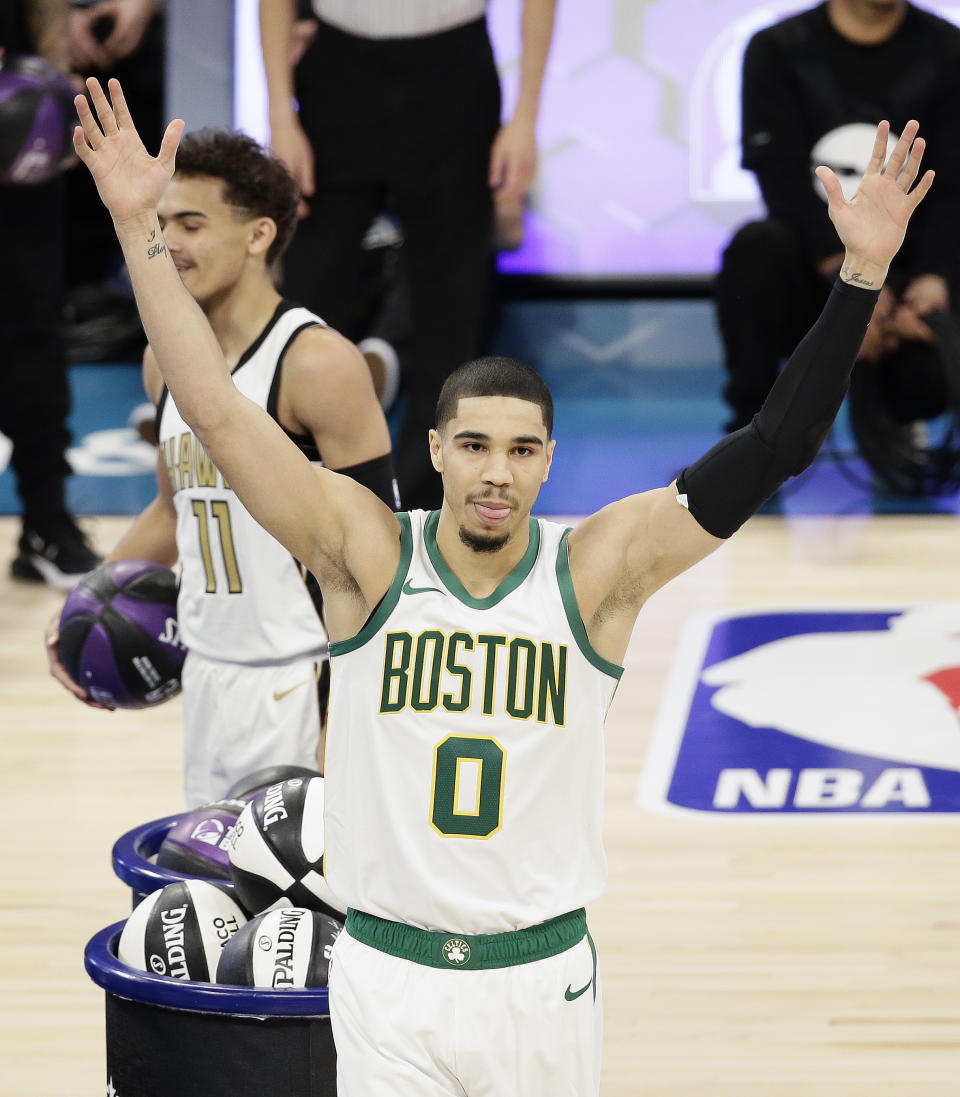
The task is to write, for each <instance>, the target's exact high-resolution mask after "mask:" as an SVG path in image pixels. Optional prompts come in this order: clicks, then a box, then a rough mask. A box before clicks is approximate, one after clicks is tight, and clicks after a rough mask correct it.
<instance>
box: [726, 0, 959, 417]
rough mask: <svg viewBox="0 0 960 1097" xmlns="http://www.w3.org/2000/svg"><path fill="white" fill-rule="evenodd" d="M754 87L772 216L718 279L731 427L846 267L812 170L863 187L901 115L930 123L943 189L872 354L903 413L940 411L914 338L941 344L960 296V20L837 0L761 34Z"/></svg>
mask: <svg viewBox="0 0 960 1097" xmlns="http://www.w3.org/2000/svg"><path fill="white" fill-rule="evenodd" d="M742 86H743V101H742V108H743V137H742V140H743V166H744V167H745V168H747V169H749V170H750V171H753V172H754V173H755V174H756V177H757V181H758V183H759V185H760V190H761V193H762V195H763V199H764V202H765V204H766V207H767V212H768V217H767V218H766V219H765V220H762V221H755V222H752V223H750V224H748V225H745V226H744V227H743V228H741V229H740V230H739V231H738V232H737V233H736V235H735V236H734V237H733V239H732V241H731V242H730V244H729V246H728V247H727V249H726V251H725V252H724V254H723V260H722V265H721V268H720V271H719V273H718V275H717V279H716V284H715V300H716V306H717V316H718V321H719V326H720V330H721V334H722V336H723V342H724V346H725V351H726V368H727V373H728V381H727V385H726V389H725V392H724V395H725V397H726V400H727V403H728V404H729V406H730V412H731V416H730V420H729V422H728V423H727V424H726V429H727V430H736V429H738V428H739V427H741V426H744V425H745V424H747V423H749V422H750V420H751V418H752V417H753V415H754V414H755V413H756V412H757V411H758V410H759V408H760V405H761V404H762V403H763V400H764V398H765V396H766V395H767V393H768V392H769V390H770V388H771V386H772V385H773V382H774V380H775V378H776V376H777V372H778V369H779V366H780V363H781V361H782V360H783V358H784V357H785V356H786V354H787V353H788V352H789V351H790V349H791V348H792V347H793V346H794V345H795V344H796V342H797V340H798V339H799V338H800V337H801V336H802V335H803V333H804V332H805V331H806V330H807V329H808V328H809V326H810V324H811V322H812V321H813V319H814V318H815V317H816V316H817V315H818V314H819V312H820V310H821V308H822V307H823V304H824V302H825V301H826V299H827V296H828V294H829V292H830V286H831V285H832V283H833V280H834V279H835V278H836V275H837V272H838V270H839V268H840V262H841V258H842V253H841V249H840V244H839V241H838V239H837V234H836V231H835V230H834V228H833V226H832V225H831V223H830V220H829V218H828V216H827V205H826V201H825V198H824V196H823V195H822V192H821V191H820V190H819V189H818V183H817V181H816V179H815V178H814V176H813V169H814V167H816V166H817V165H818V164H827V165H828V166H831V167H833V168H834V170H835V171H836V172H837V173H838V175H839V176H840V178H841V180H842V182H843V184H844V188H845V190H847V191H848V192H849V193H848V197H849V196H850V195H852V193H853V192H854V191H855V190H856V185H857V182H858V181H859V177H860V174H861V173H862V170H863V167H864V166H865V165H866V161H867V158H868V157H869V150H870V141H871V139H872V137H871V135H872V132H873V127H872V123H873V122H874V121H875V120H876V119H877V118H886V119H889V121H890V123H891V127H892V131H893V134H894V135H895V134H897V133H899V132H900V131H901V130H902V129H903V127H904V125H905V124H906V122H907V121H908V120H909V119H911V118H915V119H917V120H919V122H920V124H921V126H922V127H923V130H924V133H925V134H926V137H927V148H928V150H929V152H928V156H929V161H930V164H931V165H932V166H933V167H934V168H935V169H936V171H937V182H938V187H937V191H936V193H935V194H934V197H933V198H932V200H931V201H930V202H929V203H927V204H925V206H924V208H923V209H922V210H920V211H919V214H918V216H917V217H916V219H915V221H914V222H913V223H912V225H911V227H910V234H909V236H908V238H907V241H906V244H905V245H904V248H903V250H902V251H901V253H900V255H898V257H897V262H896V265H895V267H894V268H893V269H892V270H891V272H890V279H889V281H888V283H887V285H886V286H885V287H884V291H883V293H882V294H881V297H880V299H879V301H878V304H877V308H876V311H875V312H874V316H873V320H872V322H871V324H870V327H869V329H868V332H867V336H866V338H865V339H864V342H863V346H862V347H861V350H860V356H859V361H861V362H865V363H870V368H876V369H878V370H880V371H887V372H889V373H890V375H891V376H890V381H889V384H888V385H887V386H886V387H887V388H888V389H889V390H890V391H891V392H893V391H895V392H897V393H898V394H899V395H898V402H899V405H900V406H899V408H898V414H899V417H900V418H901V419H902V420H903V421H909V420H912V419H919V418H926V417H929V415H928V413H929V412H931V411H934V412H935V411H936V410H937V408H936V406H935V405H934V406H932V405H931V402H930V399H929V396H930V389H931V388H932V389H937V387H938V386H937V379H936V378H931V377H928V378H925V379H924V384H922V385H921V384H919V383H918V381H919V379H918V377H917V376H916V363H917V361H918V356H917V355H916V354H914V353H911V348H916V347H917V346H918V345H921V346H922V345H929V344H931V343H933V342H934V335H933V332H932V330H931V326H930V324H928V323H927V322H926V321H925V319H924V317H927V316H930V315H932V314H935V313H946V312H948V311H949V310H951V308H952V306H953V304H954V302H955V300H956V289H957V283H958V277H957V275H958V270H957V260H958V256H960V216H958V214H957V210H958V209H960V206H958V201H960V112H958V110H957V103H958V102H960V29H958V28H957V27H956V26H954V25H953V24H951V23H948V22H946V21H944V20H943V19H940V18H937V17H936V16H934V15H932V14H930V13H929V12H926V11H923V10H921V9H919V8H916V7H914V6H913V5H912V4H909V3H907V2H906V0H871V2H869V3H866V2H864V0H827V2H826V3H821V4H819V5H818V6H817V7H815V8H812V9H810V10H808V11H805V12H802V13H801V14H799V15H796V16H793V17H791V18H788V19H785V20H783V21H782V22H779V23H776V24H775V25H774V26H772V27H768V28H766V29H764V30H761V31H759V32H758V33H757V34H755V35H754V37H753V38H752V39H751V40H750V42H749V44H748V46H747V50H746V53H745V55H744V61H743V85H742ZM864 142H865V143H864ZM902 370H908V371H909V372H910V373H911V376H910V378H909V383H908V384H903V383H901V381H902V379H901V380H899V381H898V379H897V374H898V372H899V371H902ZM939 388H940V390H941V391H942V382H941V384H940V386H939Z"/></svg>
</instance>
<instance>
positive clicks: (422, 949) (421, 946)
mask: <svg viewBox="0 0 960 1097" xmlns="http://www.w3.org/2000/svg"><path fill="white" fill-rule="evenodd" d="M347 932H348V933H349V934H350V936H351V937H353V938H354V939H355V940H357V941H361V942H362V943H363V944H365V945H369V946H370V947H371V948H375V949H379V951H380V952H386V953H389V955H391V956H399V957H400V959H402V960H412V961H413V962H414V963H416V964H424V965H426V966H427V967H436V968H445V969H446V970H448V971H450V970H454V971H478V970H482V969H483V968H497V967H513V966H514V965H516V964H529V963H532V962H533V961H534V960H545V959H546V958H547V957H548V956H556V955H557V954H558V953H560V952H566V951H567V949H569V948H573V946H574V945H575V944H577V942H578V941H582V940H583V938H584V937H585V936H586V933H587V914H586V911H585V910H584V909H583V907H581V908H580V909H579V910H571V911H570V912H569V914H561V915H560V916H559V917H557V918H551V919H550V921H549V922H541V923H540V924H539V925H536V926H528V927H526V928H525V929H516V930H511V931H509V932H507V933H473V934H471V933H434V932H432V931H431V930H428V929H417V928H416V927H415V926H407V925H404V924H403V923H402V922H389V921H387V919H385V918H377V917H376V916H375V915H373V914H365V913H364V912H363V911H362V910H354V909H353V908H352V907H351V908H350V909H349V910H348V911H347Z"/></svg>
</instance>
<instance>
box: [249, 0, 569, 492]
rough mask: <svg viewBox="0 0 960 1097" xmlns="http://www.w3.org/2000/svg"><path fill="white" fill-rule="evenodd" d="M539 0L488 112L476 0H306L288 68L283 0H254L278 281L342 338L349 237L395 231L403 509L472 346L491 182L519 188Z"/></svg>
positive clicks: (534, 90)
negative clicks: (401, 321) (449, 386)
mask: <svg viewBox="0 0 960 1097" xmlns="http://www.w3.org/2000/svg"><path fill="white" fill-rule="evenodd" d="M554 5H555V0H525V3H524V13H523V66H522V67H523V72H522V78H521V89H520V94H519V98H518V102H517V106H516V109H515V111H514V113H513V115H512V117H511V118H510V120H509V121H508V122H506V123H505V124H504V125H502V126H501V123H500V87H499V82H498V78H497V72H496V68H495V65H494V59H493V53H492V50H491V47H490V40H489V38H488V35H487V26H486V17H485V9H486V0H445V2H444V3H438V2H437V0H409V2H407V3H404V4H384V3H382V0H314V2H313V5H312V9H313V14H314V16H315V17H316V19H317V21H318V27H317V32H316V34H315V36H314V38H313V41H312V42H311V44H310V45H309V47H308V48H307V50H306V52H305V53H304V55H303V57H302V58H301V59H300V61H299V63H298V64H297V65H296V68H295V70H294V69H293V66H292V63H291V36H292V27H293V20H294V15H295V0H260V24H261V40H262V43H263V53H264V63H265V67H266V72H267V83H268V88H269V93H270V128H271V145H272V147H273V149H274V151H275V152H276V153H277V154H278V155H279V156H281V157H282V158H283V159H284V160H285V161H286V162H287V163H288V164H289V166H290V168H291V170H292V171H293V173H294V175H295V176H296V178H297V181H298V182H299V183H300V186H301V189H302V191H303V194H304V197H305V210H304V213H305V216H304V218H303V220H302V222H301V224H300V227H299V229H298V230H297V234H296V236H295V238H294V241H293V244H292V246H291V248H290V250H289V252H288V253H287V256H286V260H285V267H284V284H283V292H284V293H285V294H286V295H287V296H289V297H292V298H293V299H295V300H297V301H299V302H301V303H302V304H304V305H306V306H307V307H308V308H311V309H314V310H315V311H316V312H318V313H319V314H320V315H321V316H322V317H323V318H324V319H325V320H326V321H327V322H328V323H330V324H331V325H332V326H333V327H335V328H337V329H338V330H340V331H341V332H343V334H345V335H346V336H347V337H348V338H350V339H354V340H357V339H359V338H361V337H362V336H363V335H365V334H367V333H366V332H362V331H358V330H357V323H358V320H359V317H358V308H357V303H358V292H357V290H358V285H359V281H360V275H361V263H362V258H363V252H362V249H361V241H362V240H363V237H364V234H365V233H366V231H367V228H368V227H369V225H370V223H371V221H373V219H374V217H375V216H376V215H377V214H378V213H379V212H381V211H382V210H383V209H384V208H385V207H386V208H389V209H390V211H391V212H392V213H393V214H394V215H395V216H396V217H397V219H398V220H399V222H400V224H401V227H402V229H403V234H404V246H403V264H404V272H403V273H404V276H405V278H406V280H407V285H408V286H409V294H410V298H409V299H410V314H411V315H410V319H411V326H412V337H411V343H410V351H409V363H410V365H409V369H408V370H407V374H406V377H405V379H404V380H405V388H406V393H407V408H406V415H405V419H404V422H403V426H402V428H401V433H400V437H399V439H398V442H397V446H396V449H395V453H396V461H397V475H398V481H399V486H400V495H401V498H402V500H403V503H404V506H405V507H409V508H425V509H434V508H436V507H438V506H439V505H440V501H441V499H440V485H439V483H438V482H437V478H436V474H435V473H434V472H433V469H432V467H431V465H430V461H429V454H428V449H427V447H426V445H425V441H426V436H427V431H428V430H429V429H430V428H431V427H432V426H433V425H434V423H433V413H434V407H435V404H436V398H437V394H438V392H439V389H440V385H441V383H442V381H443V379H444V377H446V375H447V374H448V373H449V371H450V370H451V369H452V368H453V367H455V366H457V365H459V364H460V363H461V362H464V361H466V360H467V359H469V358H472V357H474V356H475V355H476V354H477V352H478V349H479V347H478V343H479V333H480V324H481V320H482V317H483V311H484V298H485V293H486V289H487V283H488V277H489V264H490V261H491V254H492V210H493V203H492V198H493V193H494V191H497V192H499V194H500V195H501V196H504V197H507V196H511V195H514V194H516V195H520V194H523V193H525V192H526V191H527V189H528V188H529V185H530V182H531V180H532V178H533V174H534V171H535V167H536V143H535V139H534V126H535V123H536V117H537V111H538V107H539V98H540V85H541V82H542V77H543V71H544V67H545V64H546V58H547V53H548V50H549V45H550V38H551V34H552V30H553V16H554Z"/></svg>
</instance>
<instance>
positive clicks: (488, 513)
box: [473, 503, 510, 522]
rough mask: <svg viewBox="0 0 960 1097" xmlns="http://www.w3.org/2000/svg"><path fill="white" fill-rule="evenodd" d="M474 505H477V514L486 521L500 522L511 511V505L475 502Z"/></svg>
mask: <svg viewBox="0 0 960 1097" xmlns="http://www.w3.org/2000/svg"><path fill="white" fill-rule="evenodd" d="M473 505H474V507H476V510H477V514H479V515H480V517H481V518H482V519H483V520H484V521H485V522H499V521H500V520H501V519H502V518H506V516H507V515H508V514H509V513H510V508H509V507H504V506H497V505H496V504H494V505H492V506H491V505H489V504H487V503H474V504H473Z"/></svg>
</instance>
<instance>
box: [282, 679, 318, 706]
mask: <svg viewBox="0 0 960 1097" xmlns="http://www.w3.org/2000/svg"><path fill="white" fill-rule="evenodd" d="M309 681H310V679H309V678H304V680H303V681H302V682H297V684H296V685H295V686H291V687H290V688H289V689H281V690H274V691H273V699H274V701H282V700H283V699H284V697H286V696H287V694H288V693H293V691H294V690H295V689H299V688H300V687H301V686H305V685H306V684H307V683H308V682H309Z"/></svg>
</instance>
